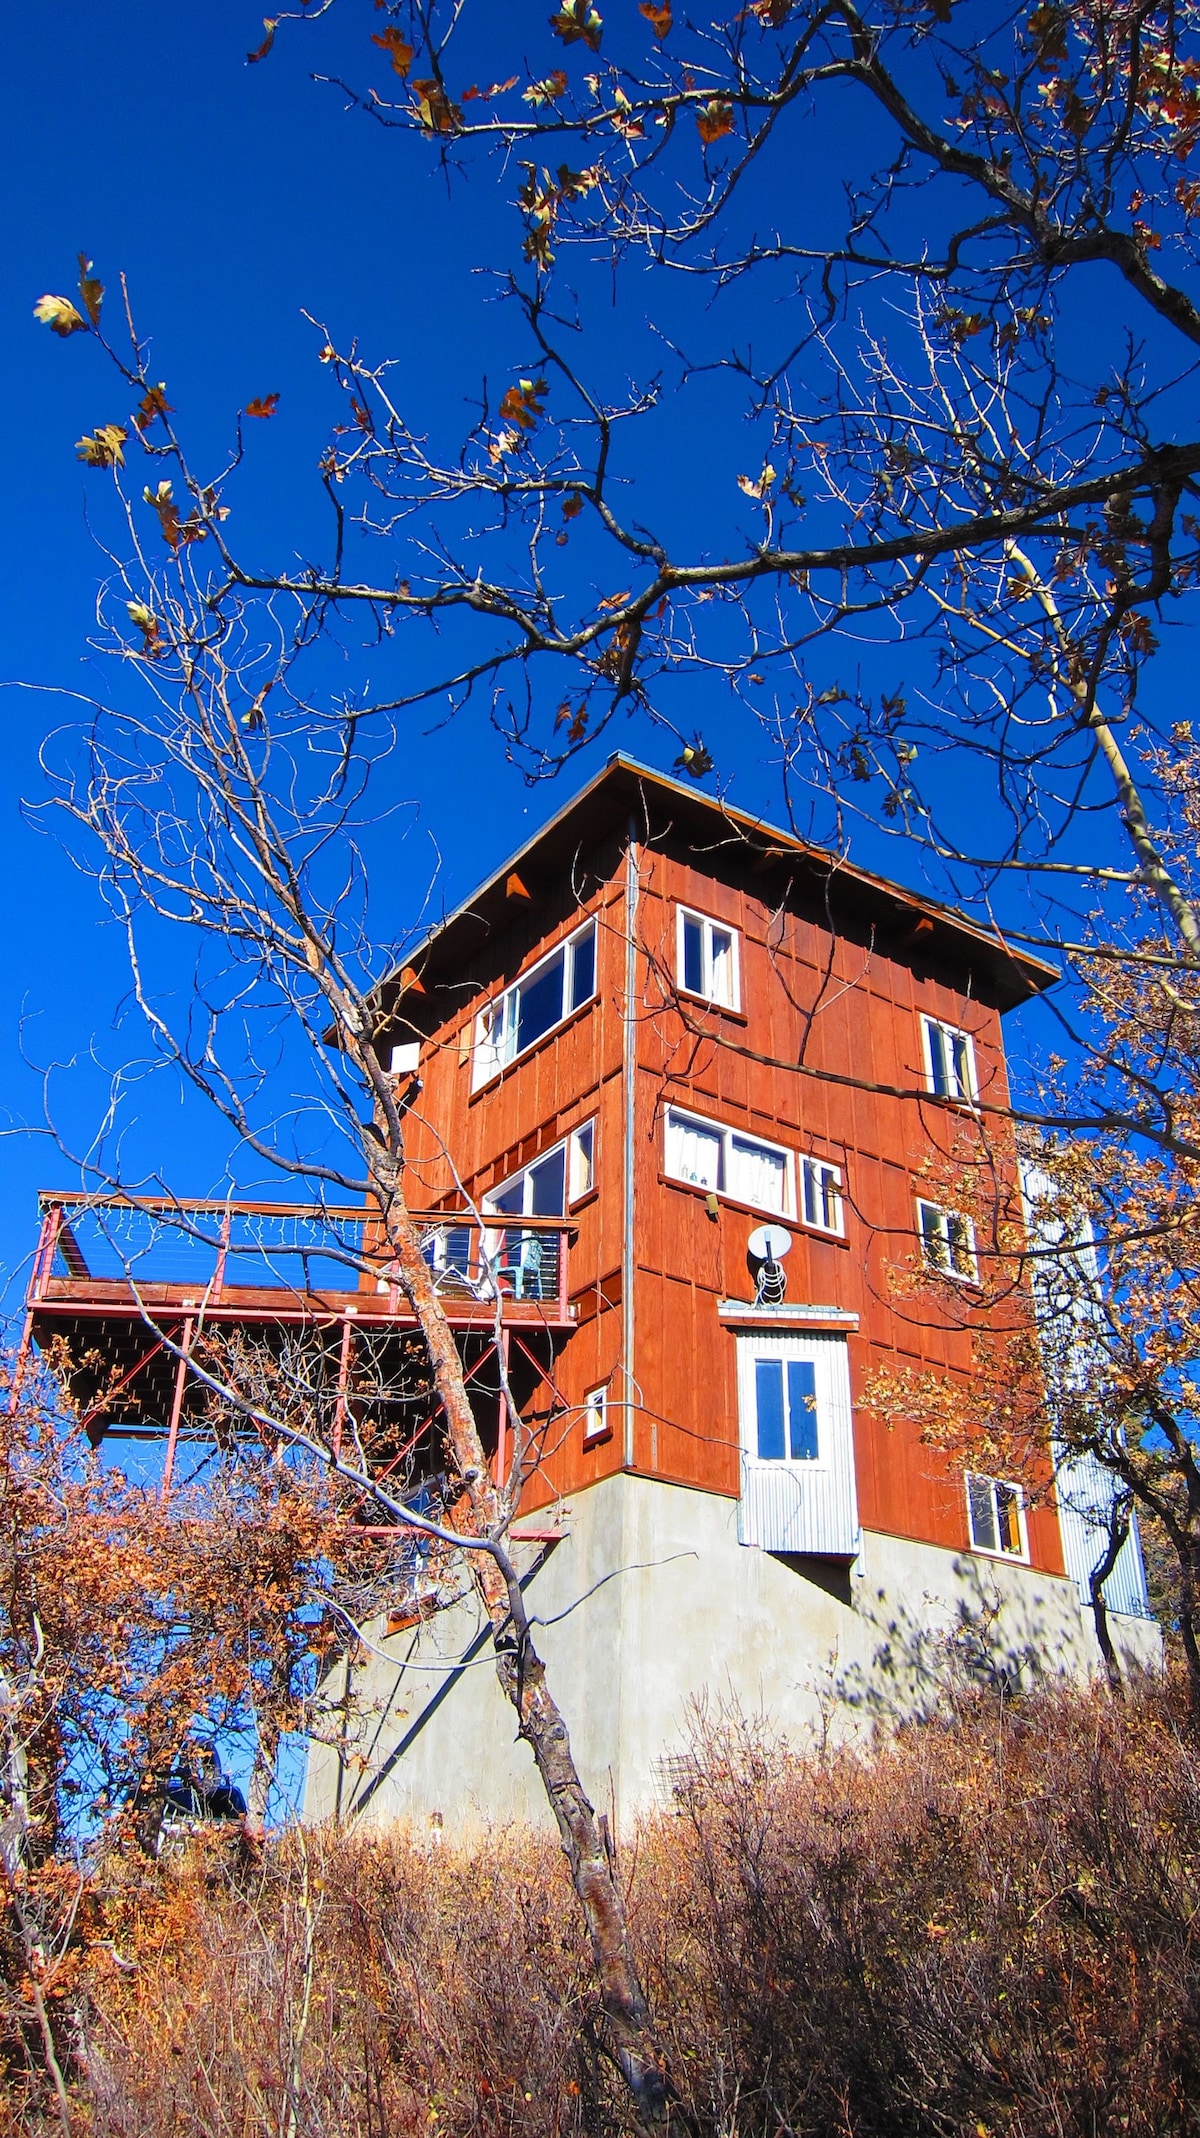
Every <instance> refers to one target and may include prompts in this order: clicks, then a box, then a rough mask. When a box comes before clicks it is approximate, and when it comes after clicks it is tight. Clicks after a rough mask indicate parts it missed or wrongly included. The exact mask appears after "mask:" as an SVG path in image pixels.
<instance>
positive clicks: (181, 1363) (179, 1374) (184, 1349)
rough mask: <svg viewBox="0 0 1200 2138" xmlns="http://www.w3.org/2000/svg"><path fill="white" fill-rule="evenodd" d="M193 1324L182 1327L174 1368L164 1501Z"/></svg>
mask: <svg viewBox="0 0 1200 2138" xmlns="http://www.w3.org/2000/svg"><path fill="white" fill-rule="evenodd" d="M194 1326H195V1324H194V1323H193V1322H192V1321H191V1320H190V1319H189V1320H188V1321H185V1323H184V1325H183V1343H182V1345H181V1347H180V1356H179V1360H178V1363H177V1365H176V1368H175V1395H174V1398H173V1400H172V1403H171V1423H170V1425H169V1426H168V1428H167V1452H166V1454H165V1455H164V1457H163V1474H162V1485H161V1487H160V1490H159V1498H160V1499H164V1500H165V1499H166V1496H167V1494H168V1492H169V1491H170V1489H171V1479H172V1477H173V1476H174V1473H175V1449H176V1447H177V1445H178V1442H179V1421H180V1418H181V1417H182V1415H183V1397H184V1390H185V1388H186V1386H187V1369H188V1353H189V1352H190V1351H191V1348H192V1330H193V1328H194Z"/></svg>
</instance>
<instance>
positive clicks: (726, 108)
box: [696, 97, 733, 148]
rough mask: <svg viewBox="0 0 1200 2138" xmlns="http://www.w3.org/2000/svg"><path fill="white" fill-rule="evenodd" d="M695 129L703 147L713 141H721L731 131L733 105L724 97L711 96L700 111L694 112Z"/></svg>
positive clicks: (708, 146) (708, 145)
mask: <svg viewBox="0 0 1200 2138" xmlns="http://www.w3.org/2000/svg"><path fill="white" fill-rule="evenodd" d="M696 131H697V133H698V134H699V136H700V139H701V141H702V142H703V144H704V147H705V148H710V147H711V146H712V143H713V142H714V141H721V140H723V139H724V137H725V135H726V134H731V133H732V132H733V107H732V105H731V104H729V103H727V102H726V100H725V98H724V97H712V98H710V100H709V102H708V103H707V104H706V105H705V106H704V109H703V110H702V111H698V112H697V113H696Z"/></svg>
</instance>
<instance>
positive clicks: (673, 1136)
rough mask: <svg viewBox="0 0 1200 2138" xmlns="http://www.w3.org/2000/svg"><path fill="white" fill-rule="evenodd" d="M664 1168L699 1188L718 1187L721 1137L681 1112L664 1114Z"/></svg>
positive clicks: (677, 1178) (719, 1180) (719, 1183)
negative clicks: (665, 1133)
mask: <svg viewBox="0 0 1200 2138" xmlns="http://www.w3.org/2000/svg"><path fill="white" fill-rule="evenodd" d="M667 1170H668V1172H670V1173H673V1174H674V1175H675V1178H676V1180H690V1181H692V1182H694V1184H695V1186H696V1187H698V1188H719V1187H720V1186H721V1138H720V1136H714V1135H713V1134H711V1133H710V1131H709V1130H708V1129H704V1128H701V1127H699V1125H698V1124H697V1123H696V1122H693V1121H686V1120H684V1119H683V1117H682V1115H680V1114H668V1115H667Z"/></svg>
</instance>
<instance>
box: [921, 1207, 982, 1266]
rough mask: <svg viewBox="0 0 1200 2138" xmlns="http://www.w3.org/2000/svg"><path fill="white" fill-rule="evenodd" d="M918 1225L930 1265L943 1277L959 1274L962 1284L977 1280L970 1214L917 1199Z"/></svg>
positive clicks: (922, 1244)
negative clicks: (968, 1215)
mask: <svg viewBox="0 0 1200 2138" xmlns="http://www.w3.org/2000/svg"><path fill="white" fill-rule="evenodd" d="M917 1227H918V1230H919V1231H920V1235H921V1252H922V1253H923V1255H924V1257H925V1260H926V1262H927V1263H928V1264H929V1267H930V1269H935V1270H937V1272H938V1275H939V1276H942V1277H956V1278H957V1279H958V1281H959V1283H960V1284H978V1282H979V1263H978V1260H977V1258H976V1254H975V1227H974V1225H973V1224H972V1223H971V1220H970V1218H969V1217H964V1216H963V1214H962V1212H961V1210H943V1209H942V1206H941V1204H940V1203H925V1202H921V1201H920V1200H919V1199H918V1202H917Z"/></svg>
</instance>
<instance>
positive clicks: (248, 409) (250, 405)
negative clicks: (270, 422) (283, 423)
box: [242, 393, 279, 421]
mask: <svg viewBox="0 0 1200 2138" xmlns="http://www.w3.org/2000/svg"><path fill="white" fill-rule="evenodd" d="M278 406H279V395H278V394H277V393H267V394H264V395H263V396H262V399H261V400H256V401H247V403H246V406H245V408H244V409H243V410H242V414H243V415H244V416H254V417H255V418H257V419H258V420H260V421H264V420H265V419H266V417H268V416H273V415H274V413H275V411H276V409H277V408H278Z"/></svg>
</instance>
